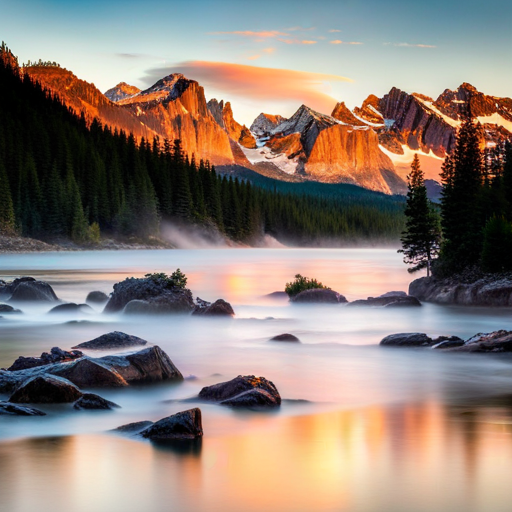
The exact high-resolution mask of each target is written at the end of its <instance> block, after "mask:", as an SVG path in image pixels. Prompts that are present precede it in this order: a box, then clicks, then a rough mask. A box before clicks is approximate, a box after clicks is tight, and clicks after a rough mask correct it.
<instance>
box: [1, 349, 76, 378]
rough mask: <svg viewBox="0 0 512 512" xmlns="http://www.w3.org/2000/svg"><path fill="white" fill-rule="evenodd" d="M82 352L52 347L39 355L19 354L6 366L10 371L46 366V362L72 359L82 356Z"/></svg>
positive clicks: (52, 362) (51, 362)
mask: <svg viewBox="0 0 512 512" xmlns="http://www.w3.org/2000/svg"><path fill="white" fill-rule="evenodd" d="M82 356H83V353H82V352H80V350H71V351H69V352H68V351H66V350H62V349H61V348H59V347H53V348H52V349H51V350H50V353H49V354H48V352H43V353H42V354H41V357H23V356H20V357H18V359H16V361H14V363H13V364H12V365H11V366H10V367H9V368H8V371H10V372H16V371H19V370H26V369H28V368H35V367H37V366H46V365H47V364H54V363H61V362H65V361H73V360H74V359H78V358H79V357H82Z"/></svg>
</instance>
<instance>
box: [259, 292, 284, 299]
mask: <svg viewBox="0 0 512 512" xmlns="http://www.w3.org/2000/svg"><path fill="white" fill-rule="evenodd" d="M263 298H264V299H273V300H285V299H286V300H288V299H289V298H290V297H289V296H288V294H287V293H286V292H272V293H267V294H266V295H263Z"/></svg>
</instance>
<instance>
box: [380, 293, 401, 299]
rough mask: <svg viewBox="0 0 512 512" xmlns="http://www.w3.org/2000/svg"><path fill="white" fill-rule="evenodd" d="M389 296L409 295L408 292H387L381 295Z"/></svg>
mask: <svg viewBox="0 0 512 512" xmlns="http://www.w3.org/2000/svg"><path fill="white" fill-rule="evenodd" d="M387 297H407V293H405V292H386V293H383V294H382V295H379V296H378V298H379V299H385V298H387Z"/></svg>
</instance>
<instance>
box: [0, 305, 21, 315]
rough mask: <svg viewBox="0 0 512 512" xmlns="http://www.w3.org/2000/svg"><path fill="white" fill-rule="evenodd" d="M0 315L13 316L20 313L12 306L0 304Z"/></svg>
mask: <svg viewBox="0 0 512 512" xmlns="http://www.w3.org/2000/svg"><path fill="white" fill-rule="evenodd" d="M0 313H1V314H2V315H13V314H20V313H22V311H21V310H19V309H15V308H13V307H12V306H9V304H0Z"/></svg>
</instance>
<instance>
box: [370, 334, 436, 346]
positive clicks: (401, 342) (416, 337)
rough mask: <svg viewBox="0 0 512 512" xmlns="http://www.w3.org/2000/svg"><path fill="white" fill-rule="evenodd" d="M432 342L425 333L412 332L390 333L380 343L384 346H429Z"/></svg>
mask: <svg viewBox="0 0 512 512" xmlns="http://www.w3.org/2000/svg"><path fill="white" fill-rule="evenodd" d="M432 343H433V341H432V338H430V337H429V336H427V335H426V334H424V333H419V332H412V333H399V334H390V335H389V336H386V337H385V338H383V339H382V341H381V342H380V345H382V346H385V347H429V346H431V345H432Z"/></svg>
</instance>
